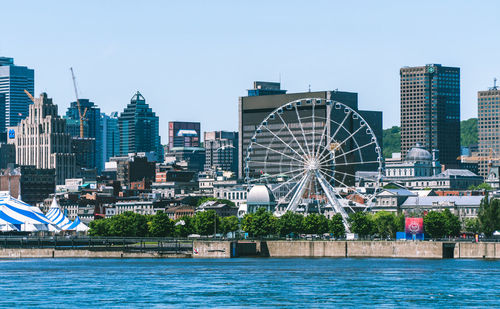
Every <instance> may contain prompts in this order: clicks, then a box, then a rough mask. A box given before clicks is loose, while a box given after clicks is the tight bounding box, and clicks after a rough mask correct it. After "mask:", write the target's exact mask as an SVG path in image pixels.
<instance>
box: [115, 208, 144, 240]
mask: <svg viewBox="0 0 500 309" xmlns="http://www.w3.org/2000/svg"><path fill="white" fill-rule="evenodd" d="M109 235H110V236H120V237H145V236H147V235H148V220H147V218H146V216H144V215H140V214H136V213H133V212H131V211H127V212H124V213H123V214H121V215H116V216H113V217H111V218H110V224H109Z"/></svg>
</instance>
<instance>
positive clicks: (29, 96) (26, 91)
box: [24, 89, 35, 103]
mask: <svg viewBox="0 0 500 309" xmlns="http://www.w3.org/2000/svg"><path fill="white" fill-rule="evenodd" d="M24 93H26V95H27V96H28V98H30V100H31V101H33V103H35V98H34V97H33V96H32V95H31V93H30V92H29V91H28V90H26V89H24Z"/></svg>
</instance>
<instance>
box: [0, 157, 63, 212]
mask: <svg viewBox="0 0 500 309" xmlns="http://www.w3.org/2000/svg"><path fill="white" fill-rule="evenodd" d="M9 190H10V195H12V196H13V197H15V198H21V199H22V200H23V201H24V202H26V203H28V204H30V205H35V204H36V203H39V202H43V200H44V199H46V198H47V197H49V195H50V194H53V193H54V192H55V190H56V171H55V169H53V168H52V169H41V168H36V167H35V166H30V165H23V166H19V167H16V168H14V169H4V170H0V191H9ZM19 190H20V191H19Z"/></svg>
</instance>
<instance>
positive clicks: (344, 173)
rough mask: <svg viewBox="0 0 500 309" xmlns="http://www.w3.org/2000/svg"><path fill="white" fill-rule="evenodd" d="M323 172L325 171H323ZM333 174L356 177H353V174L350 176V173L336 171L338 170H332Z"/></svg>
mask: <svg viewBox="0 0 500 309" xmlns="http://www.w3.org/2000/svg"><path fill="white" fill-rule="evenodd" d="M323 170H325V169H323ZM333 172H334V173H339V174H343V175H346V176H351V177H357V176H356V175H353V174H350V173H346V172H341V171H338V170H334V171H333Z"/></svg>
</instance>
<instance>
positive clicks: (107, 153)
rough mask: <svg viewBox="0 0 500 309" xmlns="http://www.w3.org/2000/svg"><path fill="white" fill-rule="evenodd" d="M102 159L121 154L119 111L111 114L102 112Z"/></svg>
mask: <svg viewBox="0 0 500 309" xmlns="http://www.w3.org/2000/svg"><path fill="white" fill-rule="evenodd" d="M101 135H102V145H103V151H102V161H103V162H108V161H109V158H111V157H115V156H119V155H120V130H119V128H118V112H112V113H111V114H110V115H106V114H104V113H101Z"/></svg>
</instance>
